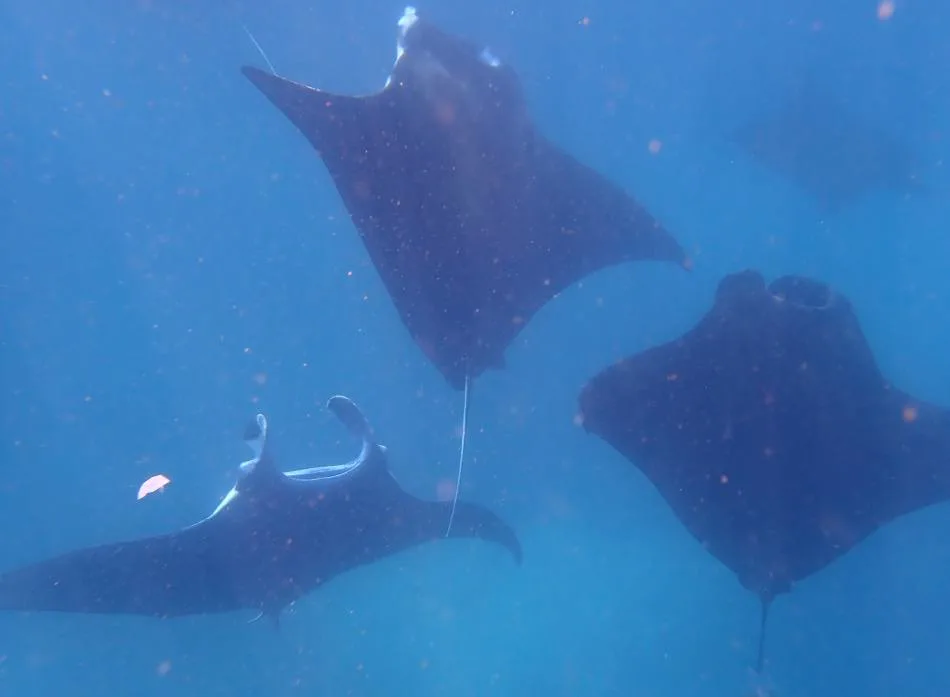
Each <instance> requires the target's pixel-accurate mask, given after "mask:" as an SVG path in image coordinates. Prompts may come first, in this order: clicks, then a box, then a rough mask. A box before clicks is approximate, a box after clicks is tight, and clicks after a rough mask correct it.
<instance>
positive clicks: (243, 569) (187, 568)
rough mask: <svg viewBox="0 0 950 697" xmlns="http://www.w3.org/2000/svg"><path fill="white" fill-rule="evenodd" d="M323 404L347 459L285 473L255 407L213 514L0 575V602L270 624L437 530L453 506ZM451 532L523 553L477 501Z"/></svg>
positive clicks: (348, 411) (10, 606)
mask: <svg viewBox="0 0 950 697" xmlns="http://www.w3.org/2000/svg"><path fill="white" fill-rule="evenodd" d="M328 407H329V408H330V409H331V410H332V411H333V413H334V414H335V415H336V416H337V417H338V418H339V419H340V420H341V421H342V423H343V424H344V425H345V426H346V427H347V428H348V429H349V431H350V432H351V433H352V434H354V435H355V436H357V437H358V438H360V439H361V441H362V449H361V451H360V454H359V456H358V457H357V458H356V459H354V460H353V461H352V462H349V463H346V464H340V465H328V466H323V467H311V468H308V469H301V470H295V471H290V472H282V471H281V470H280V469H278V466H277V462H276V459H275V456H274V453H273V447H272V444H271V441H270V439H269V438H268V431H267V419H266V418H265V417H264V415H263V414H259V415H258V416H257V418H256V420H255V421H254V422H253V423H252V424H251V425H250V426H249V428H248V430H247V433H246V438H245V440H246V442H247V443H248V445H249V446H250V447H251V449H252V450H253V453H254V457H253V458H252V459H251V460H248V461H246V462H244V463H242V464H241V465H240V467H239V474H238V480H237V483H236V484H235V485H234V487H233V488H232V489H231V490H230V491H229V492H228V493H227V495H226V496H225V497H224V499H223V500H222V501H221V503H220V504H219V505H218V507H217V508H216V509H215V510H214V511H213V512H212V513H211V515H209V516H208V517H206V518H205V519H203V520H201V521H200V522H198V523H195V524H194V525H191V526H189V527H186V528H184V529H183V530H179V531H177V532H173V533H170V534H165V535H158V536H155V537H147V538H144V539H138V540H131V541H128V542H114V543H109V544H104V545H99V546H95V547H88V548H85V549H80V550H77V551H73V552H69V553H66V554H63V555H61V556H57V557H54V558H52V559H48V560H46V561H41V562H39V563H36V564H32V565H29V566H26V567H23V568H20V569H16V570H13V571H8V572H6V573H4V574H0V610H14V611H16V610H20V611H53V612H71V613H104V614H125V615H147V616H152V617H177V616H182V615H194V614H207V613H221V612H231V611H236V610H241V609H247V610H253V611H256V612H257V613H258V616H267V617H270V618H271V619H272V620H274V622H275V623H276V622H277V620H278V617H279V615H280V613H281V611H282V610H283V609H284V608H286V607H287V606H288V605H289V604H291V603H293V602H294V601H296V600H298V599H299V598H301V597H303V596H304V595H306V594H307V593H309V592H311V591H313V590H314V589H316V588H318V587H320V586H321V585H323V584H324V583H326V582H328V581H330V580H332V579H334V578H336V577H337V576H339V575H340V574H343V573H345V572H347V571H349V570H351V569H354V568H356V567H358V566H361V565H365V564H371V563H373V562H375V561H377V560H379V559H382V558H384V557H387V556H389V555H392V554H396V553H398V552H400V551H402V550H406V549H408V548H410V547H413V546H416V545H420V544H423V543H425V542H428V541H431V540H436V539H439V538H440V537H442V534H443V532H444V529H445V521H446V520H447V518H448V516H449V512H450V505H449V504H448V503H439V502H430V501H423V500H420V499H418V498H416V497H414V496H412V495H410V494H408V493H407V492H405V491H404V490H403V489H402V488H401V487H400V486H399V484H398V483H397V482H396V480H395V478H394V477H393V475H392V474H391V473H390V471H389V468H388V460H387V453H386V448H385V447H384V446H382V445H380V444H378V443H377V442H376V440H375V438H374V437H373V431H372V429H371V428H370V425H369V423H368V422H367V420H366V418H365V417H364V416H363V414H362V412H361V411H360V410H359V408H358V407H357V406H356V404H354V403H353V402H352V401H351V400H349V399H348V398H346V397H343V396H335V397H332V398H331V399H330V400H329V402H328ZM451 534H452V536H453V537H477V538H481V539H483V540H487V541H490V542H494V543H496V544H498V545H501V546H502V547H504V548H505V549H506V550H507V551H508V552H509V553H510V554H511V555H512V557H513V558H514V559H515V561H516V562H518V563H519V564H520V562H521V554H522V553H521V545H520V543H519V541H518V538H517V536H516V535H515V533H514V531H513V530H512V529H511V528H510V527H509V526H508V525H506V524H505V523H504V522H503V521H502V520H501V519H499V518H498V517H497V516H496V515H495V514H493V513H492V512H490V511H489V510H487V509H485V508H483V507H481V506H478V505H475V504H471V503H466V502H464V501H459V502H458V505H457V509H456V511H455V524H454V526H453V527H452V533H451Z"/></svg>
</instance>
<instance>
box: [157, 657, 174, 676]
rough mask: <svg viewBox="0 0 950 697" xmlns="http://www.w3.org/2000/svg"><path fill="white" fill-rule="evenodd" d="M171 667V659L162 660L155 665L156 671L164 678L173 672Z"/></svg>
mask: <svg viewBox="0 0 950 697" xmlns="http://www.w3.org/2000/svg"><path fill="white" fill-rule="evenodd" d="M171 669H172V662H171V661H162V662H161V663H159V664H158V665H157V666H156V667H155V672H156V673H157V674H158V675H159V677H162V678H164V677H165V676H166V675H168V674H169V673H170V672H171Z"/></svg>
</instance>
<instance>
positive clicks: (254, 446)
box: [238, 414, 267, 477]
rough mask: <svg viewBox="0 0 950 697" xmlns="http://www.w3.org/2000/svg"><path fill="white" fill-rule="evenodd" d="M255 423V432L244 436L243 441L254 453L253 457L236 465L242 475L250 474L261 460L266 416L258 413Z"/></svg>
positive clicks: (265, 435) (265, 434)
mask: <svg viewBox="0 0 950 697" xmlns="http://www.w3.org/2000/svg"><path fill="white" fill-rule="evenodd" d="M256 423H257V433H250V434H248V435H247V436H245V438H244V442H245V443H247V445H248V447H249V448H250V449H251V452H253V453H254V457H253V458H251V459H250V460H245V461H244V462H242V463H241V464H240V465H239V466H238V470H240V472H241V475H242V476H244V477H246V476H248V475H249V474H251V473H252V472H253V471H254V469H255V467H257V463H258V462H260V461H261V455H262V454H263V452H264V445H265V443H266V442H267V417H265V416H264V415H263V414H258V415H257V419H256Z"/></svg>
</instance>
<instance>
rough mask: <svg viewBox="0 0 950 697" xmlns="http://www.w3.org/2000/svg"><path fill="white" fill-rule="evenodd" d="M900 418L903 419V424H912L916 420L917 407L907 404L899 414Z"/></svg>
mask: <svg viewBox="0 0 950 697" xmlns="http://www.w3.org/2000/svg"><path fill="white" fill-rule="evenodd" d="M901 417H902V418H903V419H904V422H905V423H912V422H914V421H916V420H917V407H915V406H914V405H913V404H908V405H907V406H906V407H904V410H903V411H902V412H901Z"/></svg>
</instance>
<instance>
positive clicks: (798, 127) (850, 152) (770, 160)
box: [730, 81, 926, 214]
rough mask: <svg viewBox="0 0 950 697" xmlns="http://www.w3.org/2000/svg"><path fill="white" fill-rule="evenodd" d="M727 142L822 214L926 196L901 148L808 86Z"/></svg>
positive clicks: (914, 164) (915, 165)
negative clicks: (880, 198) (875, 198)
mask: <svg viewBox="0 0 950 697" xmlns="http://www.w3.org/2000/svg"><path fill="white" fill-rule="evenodd" d="M730 140H731V141H732V142H733V143H735V144H736V145H737V146H739V148H741V149H742V151H743V152H744V153H745V154H746V155H747V156H749V157H751V158H752V159H753V160H754V161H755V162H757V163H758V164H759V165H761V166H762V167H765V168H767V169H770V170H772V171H774V172H776V173H777V174H779V175H780V176H782V177H785V178H786V179H787V180H788V181H790V182H792V183H793V184H794V185H796V186H797V187H799V189H801V190H802V191H804V192H805V193H806V194H808V195H809V196H811V197H812V199H813V200H814V201H815V202H816V203H817V205H818V207H819V208H820V209H821V210H822V211H823V212H825V213H828V214H835V213H837V212H839V211H840V210H842V209H843V208H845V207H846V206H849V205H851V204H853V203H856V202H857V201H859V200H861V199H865V198H867V197H869V196H871V195H872V194H874V193H880V192H885V191H890V192H893V193H896V194H899V195H911V194H919V193H924V192H925V191H926V189H925V186H924V184H923V181H922V174H923V173H922V171H921V166H920V162H918V160H917V157H916V155H915V154H914V152H913V151H912V150H911V149H910V148H909V147H908V146H907V145H905V144H904V143H902V142H901V141H900V140H899V139H898V138H897V137H896V136H895V135H894V134H892V133H889V132H887V131H886V130H885V129H883V128H881V127H878V126H876V125H872V124H871V123H870V122H869V121H868V120H867V119H865V118H862V117H861V116H860V115H858V114H857V113H854V112H853V110H852V109H850V108H849V107H848V106H847V105H846V104H845V103H844V102H843V100H842V99H840V98H838V97H837V96H835V95H833V94H831V93H830V92H829V91H827V90H825V89H823V88H822V87H820V86H819V85H818V84H817V83H815V82H813V81H806V82H804V83H802V84H801V85H799V86H797V87H796V88H795V89H793V90H792V91H791V93H790V94H789V95H788V96H787V98H786V99H785V100H784V102H783V103H782V105H781V106H780V107H779V108H778V109H775V110H772V111H768V112H765V113H763V114H761V115H760V116H758V117H755V118H752V119H750V120H748V121H747V122H746V123H744V124H743V125H742V126H740V127H739V128H737V129H736V130H735V131H733V132H732V133H731V134H730Z"/></svg>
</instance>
